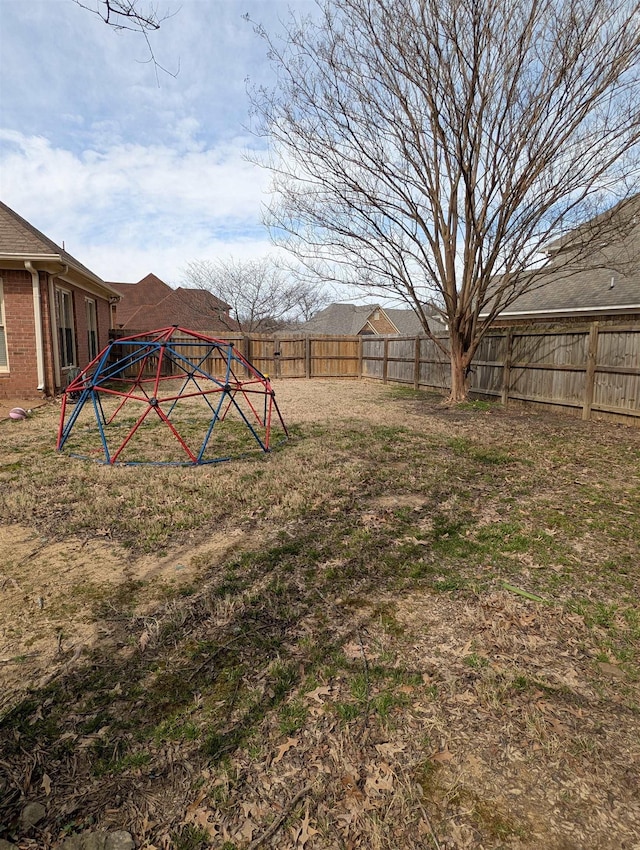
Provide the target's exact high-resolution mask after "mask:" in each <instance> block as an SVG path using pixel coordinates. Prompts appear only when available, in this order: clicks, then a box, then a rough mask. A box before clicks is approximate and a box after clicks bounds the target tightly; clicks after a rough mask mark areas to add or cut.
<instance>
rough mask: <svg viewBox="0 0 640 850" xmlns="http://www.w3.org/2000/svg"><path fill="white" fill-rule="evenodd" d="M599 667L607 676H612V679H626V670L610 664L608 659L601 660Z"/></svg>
mask: <svg viewBox="0 0 640 850" xmlns="http://www.w3.org/2000/svg"><path fill="white" fill-rule="evenodd" d="M598 667H599V669H600V672H601V673H604V675H605V676H610V677H611V678H612V679H624V677H625V674H624V670H621V669H620V668H619V667H616V666H615V664H608V663H607V662H606V661H599V662H598Z"/></svg>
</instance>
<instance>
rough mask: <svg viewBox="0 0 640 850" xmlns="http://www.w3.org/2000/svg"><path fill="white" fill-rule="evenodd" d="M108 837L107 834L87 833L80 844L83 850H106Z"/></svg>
mask: <svg viewBox="0 0 640 850" xmlns="http://www.w3.org/2000/svg"><path fill="white" fill-rule="evenodd" d="M108 835H109V834H108V833H107V832H85V834H84V835H83V836H82V843H81V844H80V848H81V850H105V847H106V844H107V838H108Z"/></svg>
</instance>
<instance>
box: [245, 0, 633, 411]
mask: <svg viewBox="0 0 640 850" xmlns="http://www.w3.org/2000/svg"><path fill="white" fill-rule="evenodd" d="M258 32H259V34H260V35H262V37H263V38H265V39H266V41H267V43H268V48H269V55H270V57H271V60H272V63H273V65H274V68H275V70H276V72H277V80H278V82H277V84H276V85H275V87H274V88H271V89H269V88H265V87H258V88H254V89H253V90H252V92H251V96H252V101H253V110H254V117H255V120H256V124H255V131H256V132H257V133H258V134H260V135H264V136H265V137H268V138H269V139H270V141H271V150H270V154H269V155H268V157H267V158H266V160H265V161H263V164H265V165H266V166H267V167H268V168H270V169H271V171H272V174H273V189H274V192H275V194H274V197H275V201H274V202H273V203H272V205H271V206H270V207H269V209H268V212H267V223H268V224H269V225H270V226H271V228H272V233H273V237H274V240H275V241H276V243H278V244H281V245H283V246H285V247H286V248H288V249H289V250H291V251H292V252H293V253H294V254H295V255H296V256H297V257H298V258H299V259H300V260H301V261H302V262H303V263H304V264H305V265H306V267H307V268H308V269H310V270H311V271H313V272H314V273H317V274H320V275H322V276H323V277H325V278H326V279H331V280H334V281H339V282H343V283H348V284H351V285H356V286H361V287H365V288H367V289H368V290H369V291H374V292H378V293H383V294H386V295H393V296H395V297H396V298H400V299H402V300H403V301H404V302H406V303H407V304H408V305H409V306H411V307H412V308H413V309H415V310H416V312H417V313H418V315H419V316H420V319H421V321H422V324H423V327H424V330H425V333H426V334H427V335H428V336H431V337H432V338H433V336H432V333H431V328H430V326H429V321H428V315H427V310H426V309H425V305H434V306H435V307H436V308H437V309H438V310H439V311H440V313H441V315H442V317H443V318H444V320H445V321H446V322H447V324H448V327H449V340H448V342H446V341H442V340H436V344H437V345H439V346H440V347H441V349H442V350H443V351H444V352H446V354H447V355H448V357H449V358H450V362H451V394H450V399H451V400H452V401H459V400H462V399H464V398H465V397H466V394H467V391H468V376H469V370H470V368H471V363H472V359H473V357H474V354H475V353H476V351H477V347H478V345H479V343H480V341H481V339H482V337H483V335H484V334H485V333H486V331H487V330H488V328H489V327H490V325H491V323H492V322H493V321H494V320H495V318H496V316H497V315H498V313H499V312H501V311H502V310H504V309H505V308H506V307H508V306H509V304H511V303H512V302H513V301H514V300H515V299H516V298H517V297H518V296H519V295H521V294H522V293H523V292H525V291H527V290H529V289H531V288H534V287H538V286H541V285H544V284H545V283H546V282H548V280H549V277H548V276H545V275H546V273H547V272H548V273H549V274H550V273H551V272H550V269H551V266H554V265H555V273H557V266H558V263H559V262H560V260H559V259H558V258H559V257H562V262H563V263H567V262H569V261H570V262H572V263H574V264H577V263H578V261H582V262H584V260H585V257H586V255H587V253H588V249H589V245H590V244H591V245H592V244H593V239H595V238H601V239H603V238H604V232H605V231H606V230H610V229H611V228H612V226H613V221H614V217H613V216H607V215H602V216H599V217H597V218H594V216H595V214H596V213H599V212H601V211H602V210H604V209H606V208H608V207H611V206H613V205H614V203H616V202H617V201H620V200H622V199H625V198H630V197H631V196H632V194H633V193H634V192H635V191H637V183H638V174H639V170H638V152H639V143H640V108H639V104H640V98H639V90H638V82H639V73H640V3H639V2H636V0H322V2H320V4H319V7H318V14H317V15H315V16H309V17H299V16H296V15H295V14H293V15H292V16H291V18H290V19H289V23H288V25H287V26H286V29H285V32H284V35H283V36H281V37H280V38H273V37H271V36H269V34H267V33H266V32H265V31H264V30H263V29H261V28H260V27H258ZM620 211H621V207H620V206H618V207H617V212H618V213H620ZM618 218H619V216H618ZM588 219H591V220H592V224H591V227H590V228H589V231H588V239H587V238H583V239H582V241H581V242H580V244H579V240H578V238H577V237H576V239H574V243H573V250H572V251H562V252H557V253H556V255H555V258H554V261H553V263H549V264H548V265H546V266H545V264H544V256H545V255H544V249H545V246H546V245H547V244H548V243H549V241H551V240H555V239H558V238H561V237H562V236H563V234H566V233H567V232H568V231H570V230H572V229H573V228H575V227H576V226H577V225H578V224H579V223H580V222H584V221H586V220H588ZM578 234H582V236H584V234H585V231H584V230H579V231H578ZM532 267H537V271H536V273H535V274H531V268H532ZM481 314H483V315H485V316H486V318H481Z"/></svg>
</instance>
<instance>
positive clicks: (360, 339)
mask: <svg viewBox="0 0 640 850" xmlns="http://www.w3.org/2000/svg"><path fill="white" fill-rule="evenodd" d="M363 360H364V337H363V336H360V337H358V377H359V378H361V377H362V370H363Z"/></svg>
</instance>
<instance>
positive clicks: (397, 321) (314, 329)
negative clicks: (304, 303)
mask: <svg viewBox="0 0 640 850" xmlns="http://www.w3.org/2000/svg"><path fill="white" fill-rule="evenodd" d="M376 310H381V311H382V312H383V313H384V315H385V316H386V318H387V319H388V320H389V321H390V322H391V324H392V325H393V326H394V327H395V328H396V332H397V333H398V334H399V335H402V336H418V335H419V334H421V333H424V328H423V327H422V323H421V322H420V319H419V318H418V315H417V314H416V313H415V312H414V311H413V310H400V309H393V308H387V307H382V306H381V305H380V304H340V303H333V304H329V306H328V307H325V309H324V310H321V311H320V312H319V313H316V315H315V316H313V318H311V319H309V321H308V322H305V324H304V325H303V326H302V328H301V330H302V331H303V332H304V333H317V334H335V335H337V336H357V335H358V334H360V333H362V330H363V328H364V327H365V325H367V323H368V321H369V319H370V318H371V316H372V314H373V313H374V312H375V311H376ZM430 321H432V322H433V327H432V330H433V331H435V332H436V333H437V332H438V331H440V330H444V325H443V324H442V322H441V321H439V320H438V319H437V318H436V317H432V318H430ZM372 330H373V328H372ZM374 332H375V331H374Z"/></svg>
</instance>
